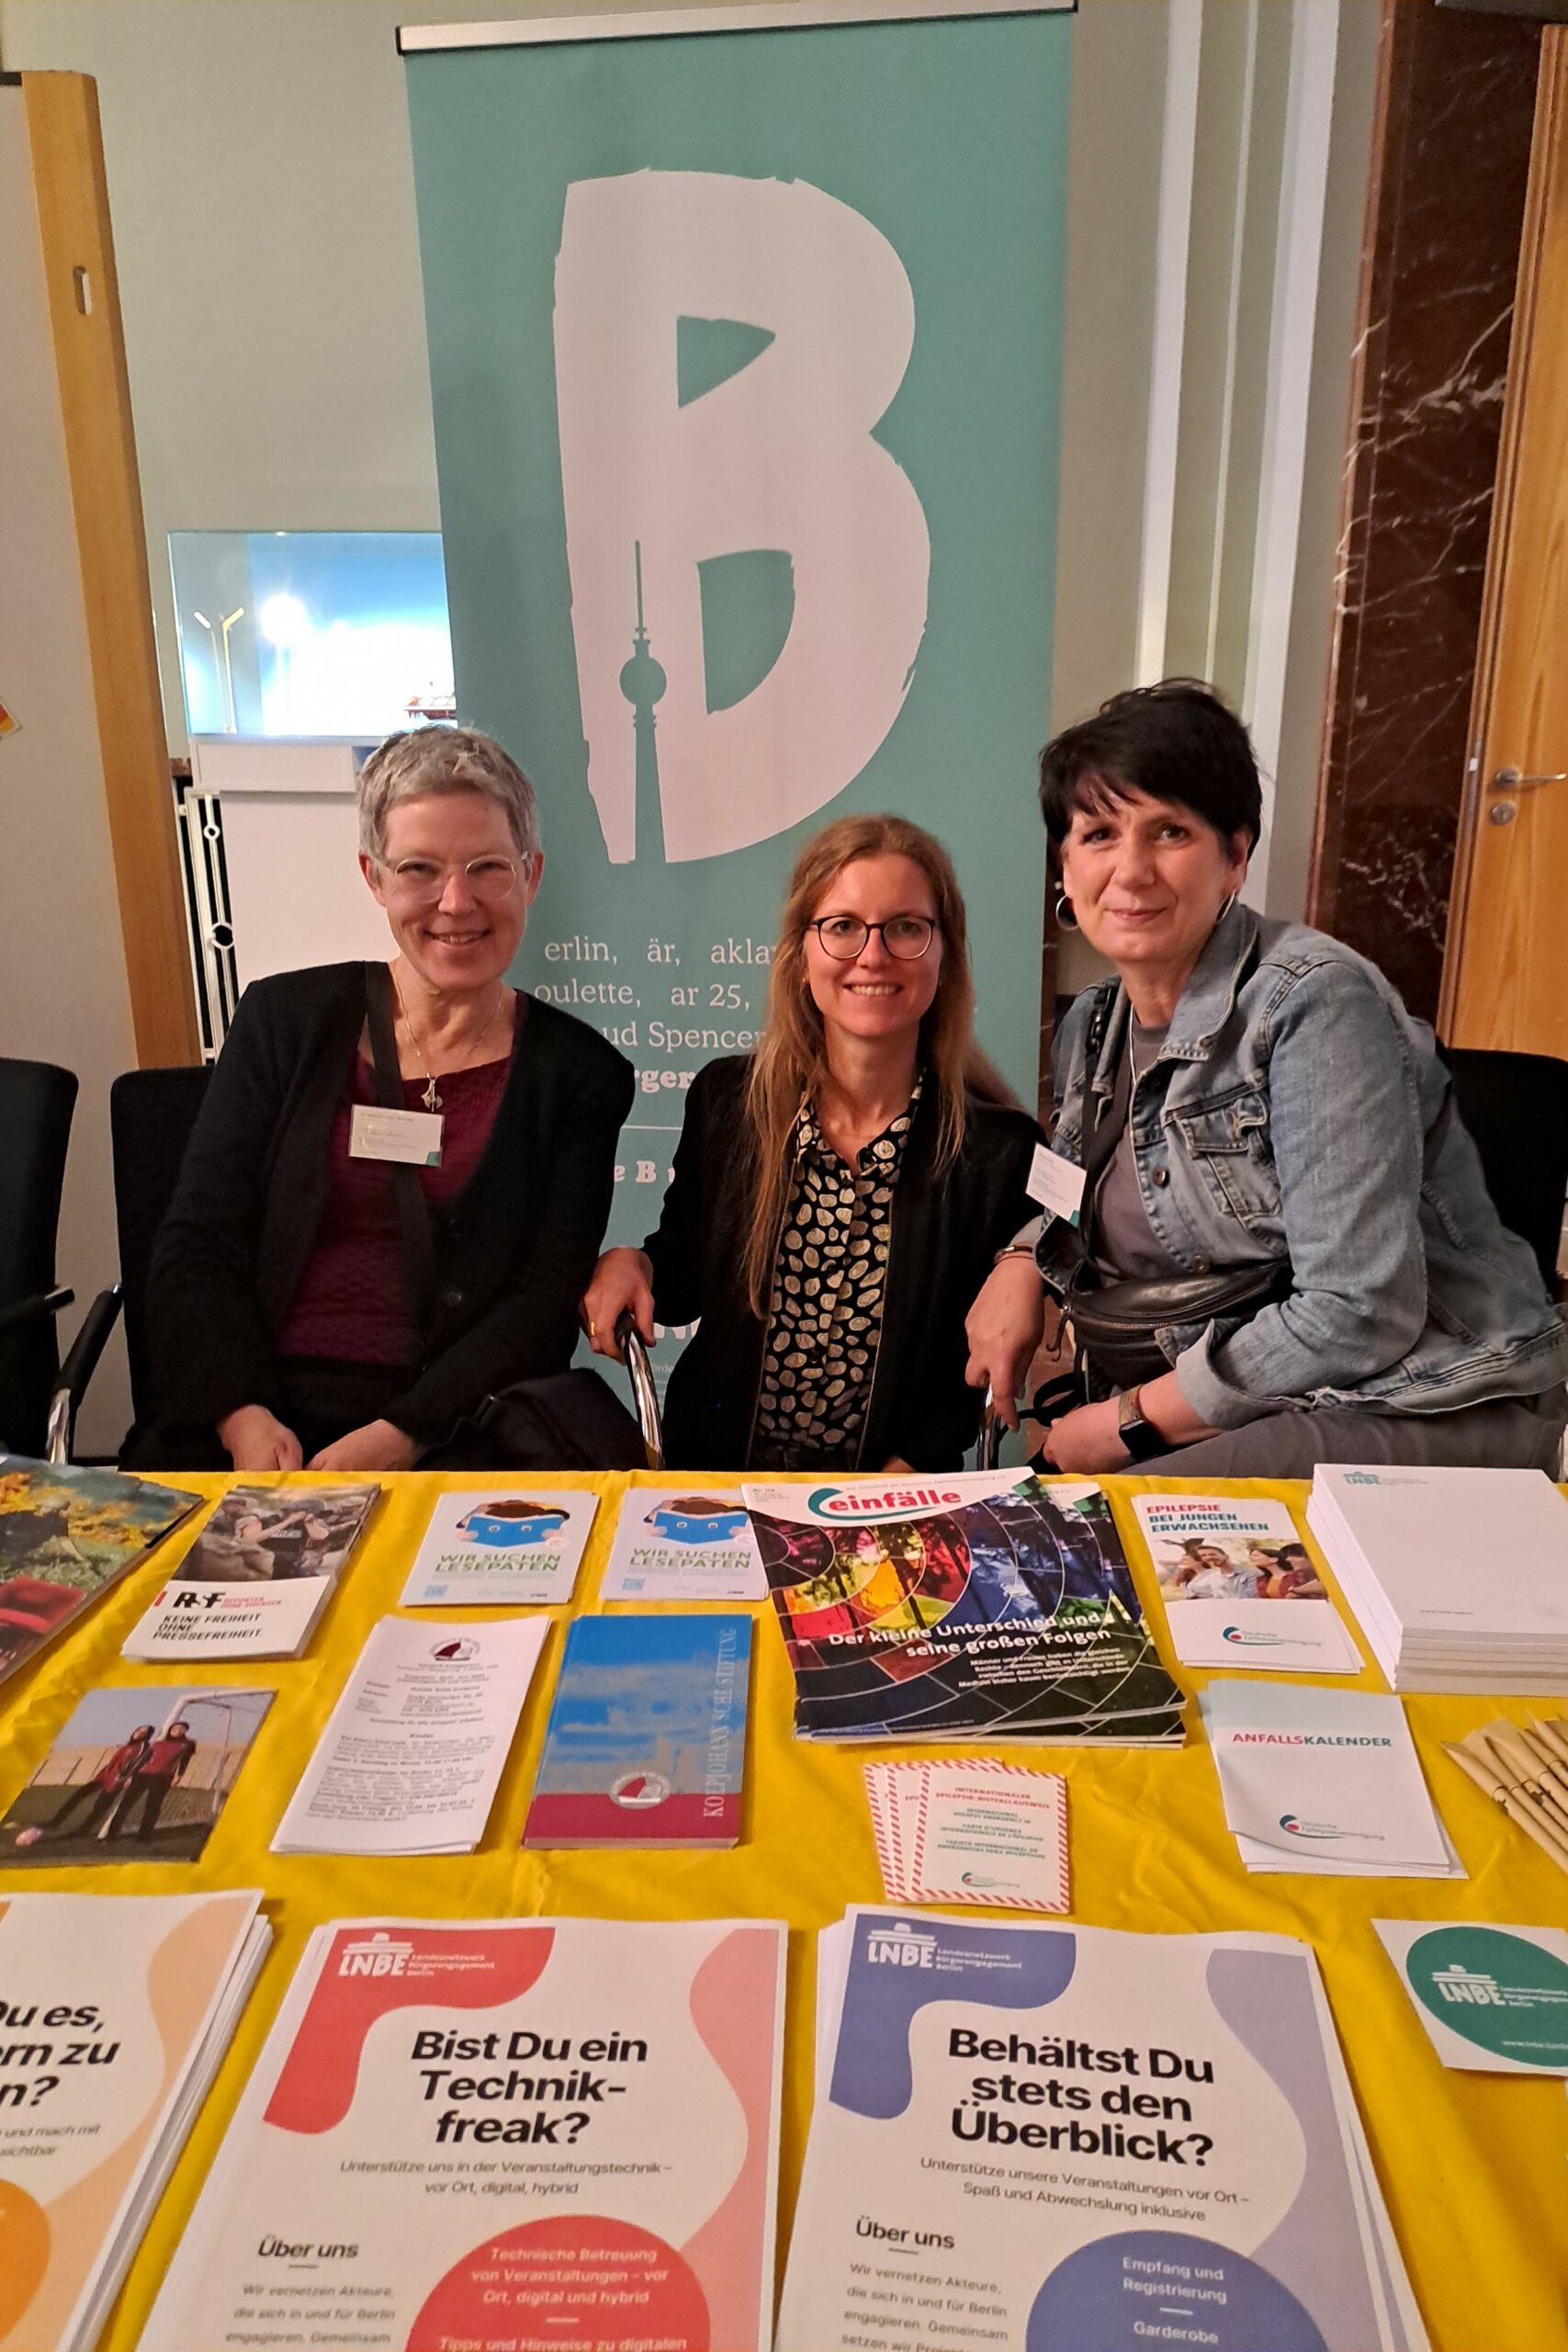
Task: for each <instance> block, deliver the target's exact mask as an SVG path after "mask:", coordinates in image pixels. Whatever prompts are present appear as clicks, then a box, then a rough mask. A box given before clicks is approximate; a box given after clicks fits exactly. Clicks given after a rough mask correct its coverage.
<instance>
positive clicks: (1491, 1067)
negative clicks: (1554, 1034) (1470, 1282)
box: [1444, 1048, 1568, 1297]
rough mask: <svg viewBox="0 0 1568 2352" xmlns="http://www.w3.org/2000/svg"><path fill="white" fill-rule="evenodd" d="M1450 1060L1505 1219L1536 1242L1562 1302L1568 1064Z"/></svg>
mask: <svg viewBox="0 0 1568 2352" xmlns="http://www.w3.org/2000/svg"><path fill="white" fill-rule="evenodd" d="M1444 1058H1445V1059H1446V1061H1447V1062H1448V1065H1449V1068H1450V1070H1451V1071H1452V1072H1453V1081H1454V1100H1455V1102H1456V1103H1458V1105H1459V1114H1460V1117H1461V1119H1462V1120H1463V1121H1464V1124H1465V1125H1466V1127H1467V1128H1468V1129H1469V1131H1470V1133H1471V1135H1472V1136H1473V1138H1474V1141H1475V1148H1476V1149H1477V1151H1478V1152H1479V1153H1480V1154H1481V1165H1482V1168H1483V1170H1484V1171H1485V1176H1486V1188H1487V1190H1488V1192H1489V1193H1491V1195H1492V1198H1493V1200H1494V1202H1495V1204H1496V1208H1497V1214H1498V1216H1500V1217H1501V1218H1502V1220H1503V1222H1504V1224H1505V1225H1506V1227H1508V1228H1509V1230H1510V1232H1513V1233H1517V1234H1520V1235H1522V1236H1523V1238H1524V1239H1525V1240H1527V1241H1528V1242H1529V1245H1530V1248H1531V1249H1532V1250H1534V1251H1535V1254H1536V1257H1537V1259H1538V1261H1539V1262H1540V1271H1541V1273H1542V1275H1543V1276H1544V1278H1545V1281H1546V1286H1547V1289H1548V1291H1549V1292H1550V1293H1551V1295H1552V1296H1553V1297H1555V1295H1556V1291H1557V1254H1558V1250H1559V1249H1560V1247H1561V1244H1562V1212H1563V1201H1564V1197H1565V1195H1568V1062H1562V1061H1559V1060H1558V1059H1557V1058H1556V1057H1555V1056H1554V1055H1551V1054H1503V1053H1482V1052H1477V1051H1472V1050H1471V1049H1468V1048H1464V1049H1460V1050H1458V1051H1450V1052H1448V1053H1447V1054H1445V1057H1444Z"/></svg>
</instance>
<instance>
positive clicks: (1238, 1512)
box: [1133, 1495, 1361, 1674]
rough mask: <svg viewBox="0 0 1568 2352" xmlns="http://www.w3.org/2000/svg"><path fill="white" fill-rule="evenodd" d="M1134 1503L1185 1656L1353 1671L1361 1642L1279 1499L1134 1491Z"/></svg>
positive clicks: (1268, 1669) (1242, 1664)
mask: <svg viewBox="0 0 1568 2352" xmlns="http://www.w3.org/2000/svg"><path fill="white" fill-rule="evenodd" d="M1133 1509H1134V1511H1135V1512H1136V1513H1137V1518H1138V1525H1139V1527H1140V1528H1141V1530H1142V1531H1143V1536H1144V1541H1145V1544H1147V1545H1148V1547H1149V1557H1150V1559H1151V1561H1152V1562H1153V1564H1154V1571H1155V1579H1156V1583H1157V1585H1158V1587H1159V1597H1160V1599H1161V1600H1162V1601H1163V1602H1164V1603H1165V1614H1166V1623H1167V1624H1168V1626H1169V1628H1170V1638H1171V1642H1172V1645H1173V1646H1174V1648H1175V1651H1176V1655H1177V1657H1179V1659H1180V1661H1181V1663H1182V1665H1183V1666H1207V1667H1229V1668H1241V1669H1242V1670H1243V1671H1244V1672H1247V1673H1249V1674H1262V1673H1274V1674H1359V1672H1360V1670H1361V1655H1360V1652H1359V1650H1358V1649H1357V1647H1356V1645H1355V1643H1354V1642H1353V1641H1352V1640H1351V1638H1350V1635H1349V1633H1348V1630H1347V1628H1346V1625H1345V1623H1344V1621H1343V1619H1342V1618H1341V1617H1340V1615H1339V1612H1338V1611H1337V1609H1336V1608H1335V1606H1334V1603H1333V1602H1332V1600H1329V1598H1328V1596H1327V1592H1326V1590H1325V1587H1324V1584H1323V1582H1322V1579H1321V1578H1320V1577H1319V1576H1318V1573H1317V1567H1316V1564H1315V1563H1314V1560H1313V1558H1312V1555H1310V1553H1309V1552H1308V1551H1307V1548H1306V1545H1305V1544H1303V1542H1302V1539H1301V1537H1300V1535H1299V1534H1298V1533H1297V1532H1296V1524H1295V1521H1294V1520H1293V1519H1292V1517H1291V1514H1290V1511H1289V1510H1287V1508H1286V1506H1285V1505H1284V1504H1283V1503H1280V1502H1272V1501H1270V1500H1269V1499H1268V1498H1266V1497H1265V1498H1254V1497H1251V1496H1246V1497H1242V1496H1235V1495H1135V1496H1134V1498H1133Z"/></svg>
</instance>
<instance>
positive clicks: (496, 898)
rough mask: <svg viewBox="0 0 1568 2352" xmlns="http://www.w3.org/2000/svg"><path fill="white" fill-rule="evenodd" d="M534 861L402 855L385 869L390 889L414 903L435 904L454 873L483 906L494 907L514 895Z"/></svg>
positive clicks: (396, 894) (418, 904)
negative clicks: (455, 861) (444, 860)
mask: <svg viewBox="0 0 1568 2352" xmlns="http://www.w3.org/2000/svg"><path fill="white" fill-rule="evenodd" d="M530 862H531V861H530V860H529V859H527V858H525V857H493V856H492V857H470V858H468V860H467V861H466V862H464V863H463V864H460V865H441V864H440V862H439V861H438V860H437V859H435V858H434V857H400V858H399V860H398V862H397V864H396V865H384V866H383V867H382V868H381V871H382V873H383V874H384V875H385V876H386V877H387V888H388V889H389V892H391V893H392V894H393V895H395V896H396V897H398V898H399V899H404V900H406V901H407V902H408V903H410V904H411V905H417V906H434V905H435V903H436V902H437V900H438V899H441V898H442V897H443V896H444V894H445V892H446V884H447V881H448V879H449V878H450V876H453V875H454V874H460V875H461V876H463V878H464V880H465V881H466V882H467V883H468V888H469V889H470V890H471V891H472V892H473V894H474V896H475V898H476V899H479V903H480V905H481V906H487V907H493V906H499V905H500V903H501V901H502V899H509V898H510V897H511V896H512V893H513V890H515V889H516V888H517V885H518V882H519V880H520V879H521V877H522V876H523V875H524V874H525V873H526V871H527V869H528V866H529V864H530Z"/></svg>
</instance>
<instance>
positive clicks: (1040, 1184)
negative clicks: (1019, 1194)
mask: <svg viewBox="0 0 1568 2352" xmlns="http://www.w3.org/2000/svg"><path fill="white" fill-rule="evenodd" d="M1083 1188H1084V1171H1083V1170H1082V1169H1081V1168H1075V1167H1074V1165H1073V1163H1072V1161H1071V1160H1070V1159H1063V1158H1062V1155H1061V1153H1060V1152H1059V1151H1047V1150H1046V1148H1045V1146H1044V1145H1043V1143H1037V1144H1036V1145H1035V1147H1034V1158H1033V1159H1032V1161H1031V1163H1030V1169H1029V1187H1028V1189H1029V1197H1030V1199H1031V1200H1032V1201H1038V1202H1039V1203H1040V1204H1041V1206H1042V1208H1043V1209H1045V1210H1047V1211H1048V1212H1049V1213H1050V1215H1051V1216H1059V1217H1063V1218H1065V1219H1066V1222H1067V1224H1068V1225H1077V1221H1078V1211H1079V1210H1080V1209H1081V1208H1082V1206H1083Z"/></svg>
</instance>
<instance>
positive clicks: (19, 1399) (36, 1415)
mask: <svg viewBox="0 0 1568 2352" xmlns="http://www.w3.org/2000/svg"><path fill="white" fill-rule="evenodd" d="M75 1108H76V1080H75V1077H74V1075H73V1072H72V1071H70V1070H68V1069H56V1068H55V1066H54V1064H53V1063H52V1062H22V1061H9V1060H5V1059H0V1136H4V1138H5V1144H4V1148H3V1149H0V1450H3V1449H4V1448H7V1447H8V1448H9V1450H10V1451H11V1452H12V1453H30V1454H34V1455H38V1454H41V1453H42V1452H43V1450H44V1443H45V1431H46V1428H47V1424H48V1419H49V1399H50V1392H51V1389H52V1387H53V1385H54V1379H55V1374H56V1373H57V1371H58V1370H59V1365H60V1356H59V1347H58V1340H57V1338H56V1329H55V1317H56V1316H57V1315H58V1314H59V1312H60V1310H61V1308H62V1306H70V1304H71V1301H72V1298H73V1295H74V1294H73V1292H71V1291H69V1290H62V1289H61V1288H59V1287H58V1286H57V1284H56V1283H55V1279H54V1252H55V1244H56V1241H57V1238H58V1236H59V1231H60V1193H61V1187H62V1184H63V1183H64V1181H65V1154H66V1149H67V1148H68V1146H69V1144H70V1141H71V1121H72V1117H73V1114H74V1111H75Z"/></svg>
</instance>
